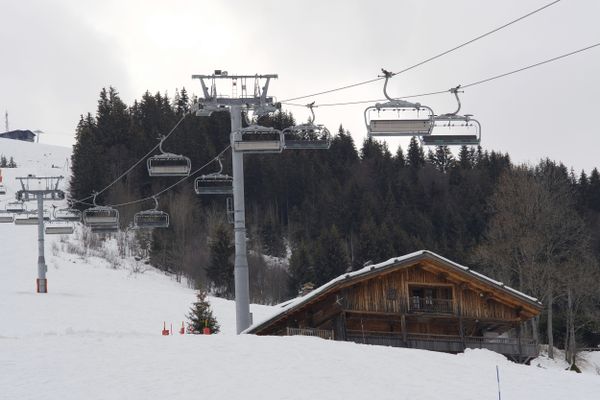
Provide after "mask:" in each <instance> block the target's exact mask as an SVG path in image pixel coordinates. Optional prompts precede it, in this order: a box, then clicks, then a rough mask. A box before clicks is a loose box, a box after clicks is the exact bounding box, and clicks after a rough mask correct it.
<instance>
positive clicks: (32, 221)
mask: <svg viewBox="0 0 600 400" xmlns="http://www.w3.org/2000/svg"><path fill="white" fill-rule="evenodd" d="M43 220H44V221H49V220H50V213H49V212H48V211H46V210H44V213H43ZM37 224H38V213H37V211H36V210H33V211H28V212H24V213H20V214H17V216H16V217H15V225H37Z"/></svg>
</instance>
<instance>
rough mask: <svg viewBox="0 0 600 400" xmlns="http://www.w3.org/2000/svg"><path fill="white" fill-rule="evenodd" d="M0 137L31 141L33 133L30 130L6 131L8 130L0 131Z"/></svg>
mask: <svg viewBox="0 0 600 400" xmlns="http://www.w3.org/2000/svg"><path fill="white" fill-rule="evenodd" d="M0 138H2V139H15V140H23V141H26V142H33V139H34V138H35V133H33V132H31V131H30V130H20V129H17V130H14V131H8V132H2V133H0Z"/></svg>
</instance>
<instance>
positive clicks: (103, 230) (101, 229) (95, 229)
mask: <svg viewBox="0 0 600 400" xmlns="http://www.w3.org/2000/svg"><path fill="white" fill-rule="evenodd" d="M91 231H92V233H97V234H100V235H104V234H108V233H115V232H118V231H119V227H118V226H116V225H92V226H91Z"/></svg>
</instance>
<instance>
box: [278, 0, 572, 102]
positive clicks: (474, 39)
mask: <svg viewBox="0 0 600 400" xmlns="http://www.w3.org/2000/svg"><path fill="white" fill-rule="evenodd" d="M560 1H561V0H555V1H553V2H551V3H548V4H546V5H544V6H542V7H540V8H537V9H535V10H533V11H531V12H529V13H527V14H525V15H523V16H521V17H519V18H517V19H514V20H512V21H510V22H507V23H506V24H504V25H501V26H499V27H497V28H495V29H492V30H491V31H488V32H486V33H484V34H482V35H479V36H477V37H475V38H473V39H471V40H468V41H466V42H464V43H461V44H459V45H458V46H455V47H453V48H451V49H449V50H446V51H444V52H442V53H439V54H437V55H435V56H433V57H429V58H428V59H426V60H423V61H421V62H418V63H417V64H414V65H411V66H410V67H407V68H404V69H403V70H400V71H398V72H394V73H392V76H395V75H399V74H402V73H404V72H407V71H410V70H411V69H414V68H417V67H419V66H421V65H423V64H426V63H428V62H430V61H433V60H436V59H438V58H440V57H443V56H445V55H446V54H449V53H452V52H453V51H456V50H459V49H461V48H463V47H465V46H467V45H469V44H471V43H474V42H476V41H478V40H480V39H483V38H485V37H487V36H489V35H492V34H494V33H496V32H498V31H500V30H502V29H504V28H507V27H509V26H511V25H513V24H515V23H517V22H519V21H522V20H524V19H525V18H527V17H530V16H532V15H534V14H537V13H538V12H540V11H542V10H545V9H546V8H548V7H550V6H553V5H555V4H557V3H559V2H560ZM382 79H384V78H383V77H377V78H373V79H369V80H366V81H362V82H357V83H353V84H350V85H345V86H341V87H338V88H334V89H329V90H324V91H321V92H317V93H312V94H307V95H304V96H298V97H293V98H289V99H285V100H282V101H281V103H286V102H289V101H294V100H300V99H305V98H307V97H315V96H320V95H323V94H328V93H333V92H337V91H340V90H345V89H351V88H354V87H357V86H362V85H366V84H369V83H373V82H377V81H380V80H382Z"/></svg>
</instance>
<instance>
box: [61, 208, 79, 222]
mask: <svg viewBox="0 0 600 400" xmlns="http://www.w3.org/2000/svg"><path fill="white" fill-rule="evenodd" d="M54 218H55V219H56V220H58V221H70V222H80V221H81V211H79V210H77V209H75V208H62V209H59V210H56V212H55V213H54Z"/></svg>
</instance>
